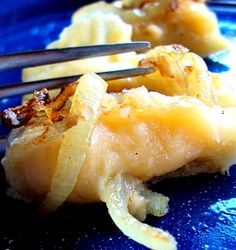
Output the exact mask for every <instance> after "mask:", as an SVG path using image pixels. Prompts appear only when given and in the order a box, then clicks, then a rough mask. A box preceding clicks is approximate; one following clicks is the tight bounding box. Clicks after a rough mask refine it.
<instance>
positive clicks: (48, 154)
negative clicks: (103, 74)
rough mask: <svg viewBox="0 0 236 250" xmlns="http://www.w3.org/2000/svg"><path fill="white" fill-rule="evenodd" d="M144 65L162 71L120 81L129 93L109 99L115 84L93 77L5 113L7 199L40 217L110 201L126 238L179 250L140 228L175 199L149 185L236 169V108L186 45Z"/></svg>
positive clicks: (156, 52)
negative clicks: (35, 208)
mask: <svg viewBox="0 0 236 250" xmlns="http://www.w3.org/2000/svg"><path fill="white" fill-rule="evenodd" d="M138 63H139V64H141V65H152V66H154V68H155V72H154V73H152V74H150V75H147V76H142V77H137V78H134V79H124V80H123V81H120V82H116V83H117V84H120V88H121V85H122V84H123V85H122V86H123V87H124V84H127V86H128V83H129V82H130V85H131V86H130V87H132V88H130V89H123V90H122V91H119V92H110V93H108V92H106V90H107V87H109V85H110V87H111V88H114V85H115V84H116V83H114V82H109V83H106V82H104V81H103V80H102V79H101V78H100V77H98V76H97V75H96V74H94V73H86V74H85V75H84V76H83V77H82V78H81V79H80V80H79V81H78V82H74V83H71V84H70V85H68V86H66V87H65V88H63V89H62V90H61V92H60V94H59V95H58V96H56V97H55V98H50V96H49V94H48V92H47V90H45V89H43V90H41V91H37V92H35V93H34V97H33V98H32V99H31V100H29V101H28V102H26V103H24V104H23V105H22V106H20V107H16V108H12V109H7V110H5V112H4V114H3V117H2V121H3V122H4V123H5V124H8V125H10V126H12V127H15V129H14V130H13V131H12V133H11V135H10V137H9V146H8V148H7V150H6V155H5V157H4V158H3V160H2V164H3V166H4V169H5V173H6V178H7V181H8V182H9V184H10V185H11V189H10V190H9V193H10V194H11V195H12V196H14V197H18V198H21V199H24V200H26V201H29V202H37V203H39V206H40V210H41V211H42V212H50V211H54V210H55V209H57V208H58V207H59V206H61V205H62V204H63V203H64V202H65V201H67V202H76V203H88V202H99V201H103V202H105V203H106V204H107V207H108V211H109V213H110V215H111V217H112V219H113V220H114V222H115V224H116V225H117V226H118V227H119V228H120V229H121V230H122V231H123V232H124V234H126V235H128V236H129V237H131V238H132V239H134V240H136V241H137V242H139V243H141V244H143V245H145V246H147V247H149V248H152V249H167V250H168V249H176V241H175V239H174V238H173V237H172V236H171V235H170V234H169V233H168V232H165V231H163V230H162V229H156V228H153V227H151V226H148V225H147V224H144V223H141V222H140V221H143V220H144V219H145V217H146V215H147V214H153V215H156V216H163V215H165V214H166V213H167V211H168V198H167V197H165V196H163V195H162V194H158V193H155V192H152V191H151V190H149V189H148V188H147V187H146V186H145V184H144V183H145V182H147V181H149V180H152V179H153V178H158V177H165V176H180V175H181V176H187V175H193V174H197V173H200V172H210V173H214V172H222V173H225V172H227V171H228V169H229V167H230V166H231V165H232V164H233V163H234V162H235V152H236V108H235V106H234V100H232V102H231V103H228V102H227V103H225V101H224V100H225V99H227V96H233V95H234V93H230V91H228V92H227V91H225V89H227V84H226V82H225V81H224V80H223V79H220V78H219V76H218V75H216V74H212V73H210V72H208V70H207V67H206V65H205V63H204V61H203V60H202V59H201V58H200V57H199V56H197V55H196V54H193V53H190V52H189V51H188V50H187V49H186V48H184V47H182V46H180V45H172V46H165V47H164V46H161V47H157V48H154V49H153V50H150V51H149V52H147V53H146V54H144V55H142V57H141V58H140V61H139V62H138ZM135 79H136V80H137V81H138V84H137V86H136V85H135ZM142 81H143V82H144V85H146V87H144V86H141V82H142ZM123 87H122V88H123ZM150 89H154V90H155V91H150ZM222 89H223V90H224V91H221V90H222ZM231 92H232V91H231ZM219 97H220V98H219Z"/></svg>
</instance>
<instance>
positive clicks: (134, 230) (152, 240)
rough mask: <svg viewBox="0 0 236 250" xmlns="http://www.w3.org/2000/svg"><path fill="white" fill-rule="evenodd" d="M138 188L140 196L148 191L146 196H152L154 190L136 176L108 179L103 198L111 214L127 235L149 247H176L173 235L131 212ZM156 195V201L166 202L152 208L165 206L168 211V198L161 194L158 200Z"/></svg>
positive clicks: (172, 248) (163, 249)
mask: <svg viewBox="0 0 236 250" xmlns="http://www.w3.org/2000/svg"><path fill="white" fill-rule="evenodd" d="M137 190H138V191H140V196H142V193H143V194H144V193H146V192H147V193H146V194H144V196H145V195H147V196H148V197H149V198H151V195H150V194H151V192H152V191H150V190H148V189H147V188H146V187H144V186H143V185H142V184H141V182H140V181H139V180H138V179H136V178H134V177H127V176H123V175H118V176H116V177H114V178H113V179H111V180H109V181H108V183H107V185H106V188H105V190H104V191H103V194H102V196H103V200H104V201H105V202H106V204H107V207H108V211H109V214H110V215H111V217H112V219H113V221H114V222H115V224H116V225H117V226H118V227H119V229H120V230H121V231H122V232H123V233H124V234H125V235H127V236H129V237H130V238H132V239H133V240H135V241H137V242H139V243H140V244H143V245H145V246H146V247H148V248H151V249H158V250H174V249H176V245H177V244H176V241H175V239H174V238H173V236H172V235H170V234H169V233H168V232H165V231H163V230H162V229H159V228H154V227H151V226H149V225H147V224H145V223H142V222H140V221H138V220H137V219H136V218H134V217H133V216H132V215H131V214H130V212H129V199H130V198H131V197H132V195H133V194H134V193H135V192H137ZM145 190H146V191H145ZM152 193H153V192H152ZM154 196H155V201H156V202H163V201H164V203H165V204H164V206H153V205H151V208H152V209H153V210H155V209H158V208H162V209H163V208H164V210H165V211H167V207H166V206H167V202H168V199H166V200H164V199H163V197H164V196H162V195H159V198H160V199H159V200H158V195H154ZM147 206H148V202H147ZM147 211H148V210H147ZM155 213H156V214H161V213H162V214H164V211H162V212H157V211H155Z"/></svg>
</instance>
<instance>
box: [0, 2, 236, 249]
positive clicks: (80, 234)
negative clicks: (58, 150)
mask: <svg viewBox="0 0 236 250" xmlns="http://www.w3.org/2000/svg"><path fill="white" fill-rule="evenodd" d="M88 2H89V1H77V0H67V1H65V0H64V1H63V0H57V1H56V0H41V1H40V0H38V1H36V0H27V1H26V0H25V1H15V0H8V1H2V2H1V8H0V31H1V32H0V41H1V43H0V53H7V52H14V51H23V50H31V49H40V48H44V47H45V46H46V45H47V44H48V43H49V42H51V41H52V40H54V39H56V38H57V37H58V34H59V33H60V31H61V30H62V28H63V27H65V26H67V25H68V24H69V23H70V17H71V14H72V12H73V11H74V10H75V9H77V8H78V7H79V6H81V5H83V4H85V3H88ZM91 2H92V1H91ZM231 2H233V1H231ZM211 8H212V9H213V10H214V11H215V12H216V13H217V15H218V18H219V22H220V27H221V30H222V32H223V34H224V35H225V36H227V37H228V38H229V39H231V40H232V41H234V43H235V44H236V7H235V6H234V5H230V6H228V7H227V6H225V5H221V6H219V7H217V6H215V5H212V6H211ZM229 58H230V55H229V54H226V55H224V54H223V55H222V54H218V55H215V56H213V57H211V58H208V59H206V61H207V63H208V66H209V68H210V69H211V70H212V71H217V72H222V71H230V70H233V72H236V67H235V66H236V64H235V62H233V61H230V60H228V59H229ZM19 80H20V71H18V72H10V73H9V72H8V73H1V76H0V84H4V83H6V82H16V81H19ZM19 103H20V97H15V98H11V99H2V100H0V109H4V108H6V107H9V106H15V105H17V104H19ZM7 132H8V131H7V130H5V129H3V128H2V127H1V128H0V135H4V134H6V133H7ZM0 171H1V172H0V183H1V185H0V249H17V250H21V249H32V250H35V249H50V250H52V249H67V250H68V249H69V250H71V249H77V250H78V249H113V250H115V249H117V250H118V249H146V248H145V247H143V246H141V245H139V244H137V243H135V242H134V241H132V240H130V239H128V238H127V237H126V236H124V235H123V234H122V232H120V230H119V229H118V228H117V227H116V226H115V225H114V223H113V222H112V220H111V218H110V216H109V215H108V213H107V209H106V206H105V205H104V204H91V205H66V206H65V207H64V208H62V209H60V210H58V211H57V212H55V213H53V214H51V215H48V216H46V217H39V216H38V215H37V213H36V210H35V207H34V206H32V205H28V204H25V203H23V202H21V201H16V200H13V199H11V198H9V197H7V196H6V195H5V189H6V187H7V184H6V183H5V180H4V174H3V170H2V169H1V170H0ZM152 188H153V190H158V192H161V193H163V194H165V195H167V196H169V197H170V212H169V213H168V214H167V215H166V216H164V217H163V218H160V219H158V218H155V217H151V216H150V217H148V218H147V223H149V224H151V225H154V226H156V227H161V228H163V229H165V230H168V231H169V232H170V233H171V234H173V235H174V236H175V238H176V240H177V241H178V246H179V249H182V250H190V249H196V250H198V249H199V250H200V249H212V250H213V249H216V250H219V249H227V250H231V249H236V168H231V170H230V175H229V176H223V175H206V174H202V175H199V176H195V177H188V178H178V179H174V180H166V181H162V182H161V183H159V184H158V185H154V186H152Z"/></svg>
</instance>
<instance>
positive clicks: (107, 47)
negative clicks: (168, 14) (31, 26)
mask: <svg viewBox="0 0 236 250" xmlns="http://www.w3.org/2000/svg"><path fill="white" fill-rule="evenodd" d="M149 47H150V43H149V42H131V43H118V44H102V45H94V46H81V47H71V48H62V49H49V50H37V51H27V52H22V53H14V54H6V55H0V71H5V70H12V69H17V68H24V67H33V66H39V65H44V64H52V63H59V62H66V61H71V60H76V59H83V58H90V57H97V56H105V55H113V54H118V53H124V52H129V51H139V50H143V49H147V48H149Z"/></svg>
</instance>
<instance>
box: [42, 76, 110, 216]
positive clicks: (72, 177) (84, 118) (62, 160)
mask: <svg viewBox="0 0 236 250" xmlns="http://www.w3.org/2000/svg"><path fill="white" fill-rule="evenodd" d="M106 88H107V84H106V82H104V81H103V80H102V79H101V78H100V77H99V76H97V75H95V74H86V75H84V76H83V77H81V79H80V81H79V84H78V86H77V88H76V91H75V94H74V97H73V100H72V106H71V109H70V114H69V122H70V123H72V124H73V126H72V127H71V128H69V129H68V130H66V131H65V132H64V134H63V140H62V144H61V147H60V151H59V156H58V160H57V165H56V168H55V172H54V174H53V178H52V183H51V187H50V191H49V192H48V194H47V196H46V198H45V200H44V201H43V203H42V205H41V208H40V210H41V212H43V213H48V212H51V211H54V210H56V209H57V208H58V207H59V206H61V205H62V204H63V202H64V201H66V199H67V197H68V196H69V194H70V193H71V191H72V190H73V188H74V186H75V184H76V181H77V177H78V175H79V172H80V169H81V167H82V165H83V163H84V160H85V158H86V151H87V148H88V146H89V143H90V136H91V133H92V131H93V128H94V125H95V122H96V120H97V118H98V116H99V112H100V105H101V102H102V99H103V96H104V94H105V92H106Z"/></svg>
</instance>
